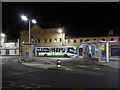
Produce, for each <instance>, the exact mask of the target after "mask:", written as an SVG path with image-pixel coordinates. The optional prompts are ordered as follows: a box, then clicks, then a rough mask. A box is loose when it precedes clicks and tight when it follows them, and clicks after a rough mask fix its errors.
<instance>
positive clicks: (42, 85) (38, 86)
mask: <svg viewBox="0 0 120 90" xmlns="http://www.w3.org/2000/svg"><path fill="white" fill-rule="evenodd" d="M41 87H50V85H39V86H38V87H37V88H41Z"/></svg>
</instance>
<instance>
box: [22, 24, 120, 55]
mask: <svg viewBox="0 0 120 90" xmlns="http://www.w3.org/2000/svg"><path fill="white" fill-rule="evenodd" d="M61 29H62V31H63V32H62V33H59V32H58V30H59V28H45V29H44V28H41V27H39V26H37V25H35V26H33V27H32V28H31V30H30V31H31V43H33V44H35V46H73V45H79V44H81V42H86V41H94V40H97V41H100V40H102V41H109V40H111V41H116V42H115V43H111V44H110V48H111V49H110V52H115V53H116V54H114V55H113V56H120V55H119V54H118V52H119V51H120V36H111V37H108V36H107V37H79V38H74V37H67V36H65V31H66V30H65V28H64V27H63V28H61ZM28 35H29V31H28V30H23V31H21V32H20V46H21V47H23V44H25V43H28V41H29V36H28ZM21 52H22V51H21ZM110 56H112V55H111V53H110Z"/></svg>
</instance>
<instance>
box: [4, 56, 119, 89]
mask: <svg viewBox="0 0 120 90" xmlns="http://www.w3.org/2000/svg"><path fill="white" fill-rule="evenodd" d="M17 59H18V57H9V58H3V63H2V88H3V89H13V88H21V89H23V88H24V89H39V88H109V89H110V88H118V70H117V69H115V68H111V67H105V66H98V65H96V64H94V63H87V62H84V61H82V60H81V61H80V60H78V59H75V58H72V59H70V58H62V59H60V60H61V65H62V66H63V67H65V68H69V69H70V70H60V69H59V70H57V69H44V68H43V69H42V68H41V69H37V68H31V67H27V66H24V65H22V64H21V63H19V62H18V61H17ZM57 59H59V58H40V60H46V61H50V62H52V63H56V60H57ZM73 60H76V61H73ZM77 60H78V61H77ZM117 90H118V89H117Z"/></svg>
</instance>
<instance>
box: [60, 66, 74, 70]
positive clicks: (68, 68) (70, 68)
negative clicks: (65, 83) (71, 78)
mask: <svg viewBox="0 0 120 90" xmlns="http://www.w3.org/2000/svg"><path fill="white" fill-rule="evenodd" d="M61 67H63V68H64V69H66V70H69V71H74V70H73V69H72V67H66V66H61Z"/></svg>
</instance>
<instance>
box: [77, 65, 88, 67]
mask: <svg viewBox="0 0 120 90" xmlns="http://www.w3.org/2000/svg"><path fill="white" fill-rule="evenodd" d="M78 66H79V67H88V66H83V65H78Z"/></svg>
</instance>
